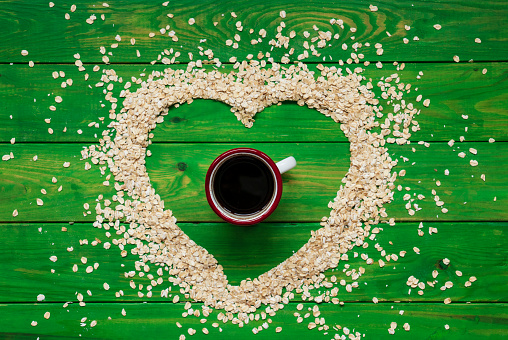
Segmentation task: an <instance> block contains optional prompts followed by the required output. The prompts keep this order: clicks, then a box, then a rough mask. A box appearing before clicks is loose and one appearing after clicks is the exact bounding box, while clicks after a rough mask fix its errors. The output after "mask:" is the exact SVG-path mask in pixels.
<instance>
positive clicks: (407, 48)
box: [0, 0, 508, 63]
mask: <svg viewBox="0 0 508 340" xmlns="http://www.w3.org/2000/svg"><path fill="white" fill-rule="evenodd" d="M107 3H108V4H109V5H110V7H109V8H104V7H103V6H102V5H101V3H99V2H98V3H93V4H92V3H88V2H86V1H73V2H67V3H59V2H55V7H53V8H49V6H48V2H46V1H35V2H31V3H15V4H11V3H10V2H9V1H2V4H3V5H2V6H0V7H1V8H2V10H1V11H0V22H1V26H0V29H1V31H2V32H3V33H2V36H3V37H4V39H3V44H2V48H1V49H0V61H1V62H28V60H34V61H37V62H50V63H53V62H72V63H73V62H74V59H73V57H72V56H73V55H74V53H76V52H78V50H79V52H80V54H81V56H82V58H83V60H84V61H86V62H94V63H96V62H99V61H100V60H101V57H102V55H101V54H99V47H100V46H106V47H108V51H112V52H113V58H111V61H112V62H145V63H146V62H150V61H152V60H154V59H156V57H157V54H159V53H160V52H161V51H162V50H163V49H165V48H171V47H173V48H175V49H178V50H182V51H184V52H187V51H191V52H197V51H198V49H197V46H202V47H203V48H205V49H206V48H210V47H212V48H213V50H214V51H215V53H214V54H215V56H217V57H219V58H221V59H222V60H224V61H227V60H228V59H229V57H231V56H233V55H234V56H237V57H242V59H243V57H245V56H246V55H247V54H249V53H253V51H254V52H256V53H257V52H258V51H266V50H269V48H270V46H269V45H268V41H269V39H266V38H265V39H264V42H263V43H260V44H257V45H254V46H253V45H251V44H250V41H251V39H253V38H256V39H257V38H258V37H259V35H258V34H257V33H258V32H259V30H260V29H265V30H266V31H267V32H268V33H269V34H268V35H267V38H268V37H273V36H275V34H276V27H277V26H278V25H279V22H280V21H284V22H285V23H286V27H287V28H289V27H291V28H292V30H295V32H296V33H297V36H296V38H294V39H293V41H294V43H295V45H297V46H298V47H299V49H298V50H297V51H296V52H295V55H296V54H299V53H301V52H302V50H303V48H302V47H301V46H302V43H303V36H302V33H303V31H306V30H307V31H309V32H310V31H313V29H312V26H313V25H316V26H317V27H318V28H320V29H321V30H322V31H329V30H330V31H331V32H332V33H333V34H335V33H339V34H340V36H341V37H340V39H338V40H336V43H335V44H334V46H335V47H334V48H328V49H324V51H323V55H322V56H321V57H313V58H312V59H311V58H309V60H308V61H320V62H321V61H323V56H326V57H327V61H329V60H328V55H332V56H333V58H334V59H335V60H337V59H339V58H341V56H343V58H344V59H346V58H348V57H349V55H347V54H346V53H344V52H343V50H342V48H341V45H342V44H343V43H348V44H352V43H353V41H352V40H351V37H352V36H355V37H356V39H355V41H358V42H362V43H365V42H371V43H372V46H371V47H370V48H366V49H365V54H366V59H368V60H371V59H372V60H375V61H377V60H389V61H393V60H400V61H402V60H404V61H421V60H425V61H436V60H439V61H452V57H453V56H454V55H455V54H457V53H458V52H460V54H461V55H462V56H463V58H462V60H469V59H474V60H476V61H480V60H502V61H506V60H508V48H507V44H506V42H507V39H508V38H507V36H508V34H507V33H508V28H507V27H506V25H501V24H500V23H502V22H503V21H504V20H505V19H506V17H507V16H508V8H507V6H506V2H505V1H502V0H500V1H492V0H491V1H481V2H480V1H475V2H467V3H461V2H453V1H438V2H418V3H415V2H412V1H398V2H397V3H393V2H392V1H380V2H378V3H376V5H377V6H378V8H379V10H378V12H371V11H370V10H369V4H371V3H370V2H368V1H359V0H356V1H348V2H345V3H344V2H335V3H334V2H330V1H323V0H320V1H314V0H312V1H308V2H306V4H305V5H304V6H302V3H300V2H294V1H286V0H284V1H273V2H271V3H270V10H267V7H266V4H264V3H263V2H251V1H239V0H235V1H228V2H223V3H217V2H216V1H210V0H206V1H203V0H201V1H189V0H185V1H178V2H174V3H173V2H170V4H169V5H168V6H167V7H164V6H162V5H161V3H162V2H159V3H146V2H144V1H141V0H137V1H108V2H107ZM71 4H76V7H77V10H76V12H74V13H71V12H70V7H71ZM281 10H285V11H286V12H287V17H286V18H285V19H281V18H280V17H279V11H281ZM233 11H234V12H235V13H236V14H237V16H238V17H237V18H233V17H232V16H231V14H230V13H231V12H233ZM65 13H69V14H71V19H70V20H65V18H64V14H65ZM168 13H172V14H174V18H172V19H170V18H168V17H167V16H166V15H167V14H168ZM92 14H95V15H97V20H96V21H95V23H94V24H93V25H88V24H87V23H86V22H85V20H86V19H87V18H88V17H89V16H90V15H92ZM101 14H105V16H106V20H105V21H104V22H103V21H102V20H101V18H100V15H101ZM222 14H224V16H222ZM191 17H193V18H195V20H196V23H195V24H194V25H193V26H189V25H188V23H187V21H188V20H189V18H191ZM332 18H335V19H341V18H342V19H343V20H344V26H345V27H344V28H345V30H342V29H341V28H340V27H339V26H337V25H333V26H332V25H331V24H330V19H332ZM214 21H216V22H218V24H217V26H213V24H212V23H213V22H214ZM237 21H241V22H242V24H243V26H244V27H245V29H244V30H243V31H242V32H238V31H237V30H236V26H235V23H236V22H237ZM434 24H440V25H441V26H442V27H443V28H442V29H441V30H439V31H437V30H435V29H434V28H433V27H432V26H433V25H434ZM113 25H114V26H113ZM166 25H170V30H175V32H176V33H177V36H178V37H179V41H178V42H176V43H175V42H173V41H172V40H171V38H169V37H168V36H167V33H166V36H162V35H161V34H160V33H159V29H160V28H162V27H165V26H166ZM404 25H408V26H411V27H412V29H410V30H409V31H406V30H405V28H404ZM352 26H353V27H356V28H357V29H358V33H356V34H353V33H352V32H350V31H349V29H350V27H352ZM249 28H253V29H254V33H253V34H249ZM387 31H388V32H389V33H390V34H391V37H389V36H388V35H387V34H386V32H387ZM150 32H154V33H156V36H155V37H154V38H149V37H148V34H149V33H150ZM284 32H285V33H286V34H289V30H288V29H286V30H284ZM236 33H238V34H240V36H241V38H242V40H241V41H240V44H239V48H238V49H237V50H233V49H232V48H231V47H227V46H226V45H225V41H226V40H227V39H233V36H234V35H235V34H236ZM117 34H119V35H120V36H121V37H122V41H121V42H120V43H119V47H118V48H116V49H111V48H109V46H110V45H111V44H112V43H116V42H117V41H115V40H114V37H115V36H116V35H117ZM415 36H417V37H418V38H420V40H419V41H413V38H414V37H415ZM132 37H134V38H136V45H135V46H131V45H130V43H129V40H130V38H132ZM403 38H408V39H409V40H410V43H409V44H404V43H403ZM475 38H481V39H482V43H481V44H476V43H475V42H474V39H475ZM199 39H206V42H202V43H200V42H199V41H200V40H199ZM332 42H335V40H333V41H332ZM378 42H379V43H382V44H383V49H384V51H385V53H384V54H383V55H382V56H377V55H376V50H375V48H374V46H373V45H374V44H375V43H378ZM180 46H182V47H180ZM22 49H26V50H28V51H29V53H31V55H30V54H29V56H27V57H24V58H23V57H22V56H21V54H20V51H21V50H22ZM136 49H139V50H140V52H141V57H140V58H137V56H136ZM436 51H439V53H436ZM284 53H286V51H285V50H284V49H275V50H274V51H273V56H274V58H277V57H278V60H280V57H281V56H282V55H283V54H284ZM187 60H188V59H187V53H185V54H183V56H182V58H181V61H182V62H185V61H187Z"/></svg>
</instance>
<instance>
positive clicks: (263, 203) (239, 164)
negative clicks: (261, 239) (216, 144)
mask: <svg viewBox="0 0 508 340" xmlns="http://www.w3.org/2000/svg"><path fill="white" fill-rule="evenodd" d="M295 166H296V160H295V158H294V157H292V156H291V157H288V158H285V159H283V160H282V161H280V162H277V163H275V162H274V161H273V160H272V159H271V158H270V157H268V156H267V155H266V154H265V153H263V152H261V151H259V150H256V149H251V148H236V149H232V150H229V151H226V152H224V153H223V154H221V155H220V156H219V157H217V158H216V159H215V160H214V161H213V162H212V165H210V168H209V169H208V171H207V173H206V180H205V191H206V199H207V200H208V204H210V207H211V208H212V210H213V211H214V212H215V213H216V214H217V215H218V216H219V217H220V218H222V219H223V220H224V221H226V222H229V223H232V224H236V225H252V224H256V223H259V222H261V221H263V220H264V219H265V218H267V217H268V216H270V214H271V213H272V212H273V211H274V210H275V208H277V205H278V204H279V201H280V198H281V196H282V178H281V174H282V173H284V172H286V171H288V170H290V169H292V168H294V167H295Z"/></svg>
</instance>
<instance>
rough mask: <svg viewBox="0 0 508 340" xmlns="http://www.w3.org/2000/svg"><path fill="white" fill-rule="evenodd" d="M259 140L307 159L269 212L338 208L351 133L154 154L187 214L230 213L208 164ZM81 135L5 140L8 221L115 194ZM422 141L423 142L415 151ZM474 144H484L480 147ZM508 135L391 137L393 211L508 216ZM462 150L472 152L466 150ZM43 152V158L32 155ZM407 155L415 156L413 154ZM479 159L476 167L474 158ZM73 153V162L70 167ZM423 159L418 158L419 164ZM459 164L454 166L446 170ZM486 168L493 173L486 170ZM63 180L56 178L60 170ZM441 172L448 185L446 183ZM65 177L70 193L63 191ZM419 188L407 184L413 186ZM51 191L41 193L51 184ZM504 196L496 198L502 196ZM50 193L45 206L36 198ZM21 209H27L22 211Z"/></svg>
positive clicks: (152, 160)
mask: <svg viewBox="0 0 508 340" xmlns="http://www.w3.org/2000/svg"><path fill="white" fill-rule="evenodd" d="M241 146H247V147H254V148H257V149H259V150H261V151H264V152H265V153H267V154H268V155H269V156H271V157H272V158H273V159H274V160H276V161H277V160H281V159H283V158H285V157H287V156H289V155H294V157H295V158H296V160H297V162H298V166H297V167H296V168H295V169H293V170H291V171H289V172H288V173H286V174H284V176H283V182H284V191H283V194H282V199H281V202H280V204H279V207H278V208H277V210H276V211H275V212H274V214H273V215H272V216H270V217H269V219H268V221H271V222H278V221H285V222H312V221H319V220H320V219H321V218H322V217H323V216H326V215H328V214H329V212H330V210H329V208H328V207H327V205H328V202H329V201H330V200H332V199H333V198H334V197H335V196H336V192H337V190H338V189H339V187H340V184H341V182H340V181H341V179H342V178H343V176H344V175H345V173H346V172H347V170H348V168H349V146H348V144H347V143H255V144H243V143H242V144H240V143H234V144H226V143H224V144H221V143H216V144H209V143H196V144H193V143H184V144H180V143H171V144H161V143H158V144H153V145H151V146H150V147H149V149H150V150H151V151H152V156H151V157H147V160H146V162H147V163H146V164H147V169H148V173H149V175H150V178H151V181H152V183H153V186H154V188H155V189H156V191H157V193H158V194H159V195H160V196H161V197H162V199H163V200H164V201H165V206H166V208H169V209H172V210H173V212H174V215H175V216H176V217H177V218H178V220H179V221H181V222H204V221H216V222H218V221H220V220H219V218H218V217H217V216H216V215H215V214H214V213H213V211H212V210H211V208H210V207H209V206H208V203H207V201H206V196H205V192H204V189H203V188H204V180H205V174H206V171H207V169H208V167H209V166H210V164H211V163H212V161H213V159H214V158H215V157H217V156H218V155H219V154H221V153H222V152H225V151H226V150H229V149H232V148H235V147H241ZM82 147H83V146H82V145H80V144H14V145H10V144H3V145H0V154H1V155H3V154H7V153H9V152H11V151H12V152H13V154H14V156H15V158H14V159H13V160H10V161H7V162H2V163H1V167H0V206H2V209H0V221H23V222H28V221H37V222H44V221H62V222H68V221H93V220H94V219H95V217H94V215H87V216H83V204H84V203H90V204H91V205H92V206H94V202H95V199H96V198H97V196H98V195H99V194H101V193H102V194H104V195H105V197H108V195H109V197H111V195H112V194H113V193H114V189H113V188H112V187H111V186H110V187H104V186H103V185H102V182H103V181H104V180H105V178H104V177H102V178H101V176H100V173H99V170H98V168H97V167H94V168H93V169H92V170H89V171H85V170H84V162H83V161H80V160H79V159H80V153H79V152H80V150H81V148H82ZM413 147H414V149H415V152H414V153H413V152H412V148H413ZM469 148H476V149H477V151H478V154H477V155H475V156H473V155H471V154H470V153H469V151H468V150H469ZM507 148H508V143H505V142H496V143H467V142H464V143H459V142H457V143H456V144H455V146H454V147H453V148H451V147H449V146H448V145H447V144H446V143H432V144H430V146H429V147H428V148H427V147H425V146H424V145H418V144H414V143H413V144H411V145H409V146H402V147H401V146H395V145H392V146H390V147H389V150H390V154H391V155H393V156H392V157H393V158H397V159H398V160H399V161H400V163H399V165H398V166H397V167H396V171H400V170H401V169H406V170H407V175H406V176H405V177H403V178H401V179H399V180H398V181H397V182H396V184H397V185H399V184H400V185H402V191H401V192H399V191H396V193H395V196H394V197H395V201H394V202H393V203H392V204H390V205H388V206H387V210H388V213H389V216H391V217H394V218H396V219H397V220H400V221H408V220H411V221H421V220H432V221H434V220H435V221H464V220H465V221H469V220H472V221H506V220H508V215H507V211H506V209H505V204H506V202H507V200H508V190H507V181H506V178H505V177H506V176H505V175H506V155H507ZM459 151H464V152H466V153H467V156H466V158H464V159H462V158H460V157H458V156H457V154H458V152H459ZM34 155H38V157H39V160H38V161H37V162H34V161H33V160H32V157H33V156H34ZM401 157H406V158H407V160H408V161H407V162H404V159H403V158H401ZM471 159H475V160H477V161H478V162H479V165H478V166H477V167H471V166H470V165H469V161H470V160H471ZM66 161H69V162H71V166H70V167H69V168H64V167H63V163H64V162H66ZM413 162H414V163H415V164H414V166H413V165H411V164H412V163H413ZM446 169H449V171H450V175H449V176H445V175H444V171H445V170H446ZM481 174H485V175H486V181H485V182H484V181H482V180H481V179H480V176H481ZM53 176H55V177H56V178H57V179H58V183H56V184H53V183H52V182H51V179H52V177H53ZM436 180H439V181H440V182H441V186H439V187H438V186H437V185H436V182H435V181H436ZM60 185H62V186H63V190H62V192H61V193H58V192H57V188H58V186H60ZM406 187H408V188H410V190H409V191H407V190H406V189H405V188H406ZM43 188H44V189H46V190H47V192H48V194H47V195H43V194H41V192H40V190H41V189H43ZM432 189H435V190H436V192H437V195H438V196H439V197H440V199H441V200H443V201H444V202H445V207H446V208H447V209H448V210H449V212H448V213H447V214H443V213H441V209H440V208H438V207H437V206H436V205H435V202H434V198H433V196H432V193H431V190H432ZM406 193H409V194H410V195H414V194H416V195H418V194H423V195H424V196H425V197H426V198H425V199H424V200H422V201H420V202H418V200H416V201H415V202H414V203H418V204H419V206H420V208H422V210H421V211H418V212H417V213H416V214H415V215H414V216H409V215H408V213H407V211H406V208H405V205H406V201H403V200H402V198H403V196H404V194H406ZM495 197H496V201H494V198H495ZM36 198H42V199H43V201H44V205H43V206H37V205H36ZM14 209H17V210H18V212H19V216H17V217H15V218H14V217H13V216H12V211H13V210H14Z"/></svg>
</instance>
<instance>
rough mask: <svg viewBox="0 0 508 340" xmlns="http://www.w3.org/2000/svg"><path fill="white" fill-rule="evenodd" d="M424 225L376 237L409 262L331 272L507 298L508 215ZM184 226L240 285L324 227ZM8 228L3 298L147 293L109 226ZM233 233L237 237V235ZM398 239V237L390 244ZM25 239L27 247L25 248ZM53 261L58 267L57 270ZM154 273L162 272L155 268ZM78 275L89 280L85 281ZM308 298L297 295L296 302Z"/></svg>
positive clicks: (392, 292) (388, 293)
mask: <svg viewBox="0 0 508 340" xmlns="http://www.w3.org/2000/svg"><path fill="white" fill-rule="evenodd" d="M418 225H419V224H418V223H397V224H396V225H395V226H393V227H390V226H384V229H385V230H384V231H383V233H381V234H379V235H378V236H377V237H376V239H375V240H374V241H369V242H375V243H379V244H380V245H381V246H382V247H383V248H384V249H385V250H386V252H387V253H388V254H391V253H395V254H399V253H400V251H403V250H405V251H407V254H406V256H405V257H404V258H400V260H399V261H396V262H394V261H391V262H387V264H386V266H385V267H382V268H380V267H379V265H378V264H377V263H376V264H373V265H367V264H366V263H365V261H363V260H361V258H360V257H358V258H354V257H353V256H351V257H350V259H349V260H348V261H344V262H341V263H340V264H339V267H338V268H336V269H334V270H330V271H328V272H327V273H326V275H327V276H328V277H330V276H332V275H335V276H336V277H337V278H338V279H339V280H340V279H345V280H346V281H347V282H348V283H351V282H352V280H351V278H350V277H348V276H346V274H344V273H343V272H342V269H343V268H344V265H345V264H349V265H350V266H351V267H352V268H359V267H363V268H365V269H366V273H365V274H364V275H362V277H361V280H360V282H361V284H360V286H359V287H358V288H356V289H354V290H353V291H352V292H351V293H347V292H346V291H345V289H344V287H341V286H339V287H340V288H339V290H340V292H341V293H340V297H341V300H343V301H348V302H369V301H372V298H373V297H377V298H378V299H379V300H380V301H386V302H389V301H420V302H430V301H432V302H442V301H443V300H444V299H445V298H446V297H450V298H452V299H453V301H457V302H485V301H489V300H493V301H500V302H501V301H506V299H507V298H508V292H507V291H506V287H505V286H504V285H502V284H500V283H501V282H505V281H506V279H507V273H506V269H507V259H508V241H507V239H506V229H507V227H508V222H495V223H494V222H487V223H484V222H467V223H430V222H428V223H427V222H426V223H425V224H424V229H423V230H424V231H425V235H424V236H418V234H417V230H418ZM179 226H180V227H181V228H182V230H183V231H185V232H186V233H187V234H188V235H189V236H190V237H191V238H192V239H193V240H194V241H196V242H197V243H198V244H199V245H201V246H203V247H205V248H206V249H207V250H209V251H210V252H211V253H212V254H214V256H215V257H216V259H217V260H218V261H219V263H220V264H221V265H222V266H223V267H224V271H225V273H226V275H227V276H228V279H229V281H230V282H231V283H232V284H238V283H239V282H240V281H241V280H243V279H245V278H247V277H251V278H254V277H257V276H258V275H260V274H262V273H264V272H265V271H267V270H269V269H271V268H272V267H274V266H276V265H278V264H279V263H280V262H282V261H284V260H285V259H286V258H287V257H289V256H291V254H292V252H293V251H296V250H298V249H299V248H300V247H301V246H302V245H303V244H304V243H306V242H307V241H308V239H309V237H310V231H311V230H315V229H317V228H318V224H317V223H263V224H260V225H258V226H254V227H241V228H238V227H235V226H230V225H227V224H224V223H199V224H190V223H182V224H179ZM431 226H432V227H436V228H438V233H437V234H433V235H432V236H431V235H429V234H428V228H429V227H431ZM62 227H66V228H67V231H66V232H63V231H62V230H61V228H62ZM39 228H41V230H40V231H39ZM457 230H460V232H457ZM0 232H1V233H2V234H3V235H10V237H9V238H6V239H5V241H4V242H3V243H2V244H0V261H1V263H2V268H3V271H4V272H7V273H10V274H9V275H5V276H0V303H12V302H27V303H28V302H34V301H36V300H35V298H36V296H37V295H38V294H39V293H41V292H43V293H44V294H45V296H46V300H47V301H63V302H64V301H74V300H75V292H76V291H77V290H78V291H79V290H81V289H84V290H88V289H90V290H91V291H92V294H93V295H92V297H89V298H88V299H87V301H90V302H108V301H112V300H113V301H115V302H121V301H137V300H139V298H138V296H137V290H133V289H132V288H131V287H130V286H129V282H130V280H131V279H130V278H128V279H127V278H125V277H124V274H123V273H124V272H128V271H130V270H134V265H133V263H129V262H126V261H125V260H123V259H122V258H121V257H120V256H119V253H120V250H119V248H118V247H116V246H112V247H111V248H110V249H108V250H106V249H104V248H103V244H104V243H105V242H107V241H109V242H111V239H109V240H108V238H107V237H106V236H105V234H104V230H100V229H94V228H92V229H90V228H89V227H88V225H87V224H82V223H76V224H73V225H69V224H66V223H51V224H50V223H30V224H18V223H13V224H2V225H0ZM288 235H291V237H288ZM85 238H86V239H87V240H88V241H89V245H80V242H79V240H83V239H85ZM450 238H454V239H455V240H456V244H450V242H449V240H450ZM95 239H98V240H100V241H101V242H102V243H101V244H98V245H97V246H92V245H91V242H92V241H93V240H95ZM231 240H235V242H233V243H232V242H231ZM390 241H391V242H392V243H393V245H390V244H389V242H390ZM18 244H24V246H23V247H22V248H21V249H17V248H16V245H18ZM415 244H418V247H419V248H420V254H416V253H415V252H414V251H413V247H414V245H415ZM68 247H73V250H72V251H71V252H69V251H68V250H67V248H68ZM355 251H357V252H358V253H366V254H368V255H369V257H371V258H373V259H374V260H376V261H377V260H378V259H381V258H383V259H384V257H382V256H381V255H380V253H379V252H378V251H377V250H375V249H374V248H373V247H372V249H371V248H370V247H369V248H367V249H362V248H358V249H357V250H355ZM52 255H55V256H57V258H58V260H57V261H56V262H51V261H50V260H49V257H50V256H52ZM83 256H84V257H86V258H87V259H88V262H87V264H86V265H83V264H82V263H81V260H80V259H81V257H83ZM445 257H448V258H449V259H450V260H451V261H452V264H451V265H450V266H449V267H447V268H440V267H439V263H440V260H441V259H443V258H445ZM384 260H385V261H386V259H384ZM95 262H98V263H99V264H100V266H99V268H98V269H97V270H95V271H93V272H92V273H86V272H85V269H86V267H87V266H89V265H93V264H94V263H95ZM74 264H78V271H77V273H74V272H73V271H72V267H73V265H74ZM122 264H124V267H122ZM487 264H488V265H487ZM51 269H54V270H55V273H51ZM434 269H436V270H438V272H439V275H438V277H437V280H438V283H437V284H436V287H435V288H431V287H427V288H426V289H425V294H424V295H423V296H420V295H418V294H417V290H416V289H413V291H412V293H411V294H408V288H409V287H408V286H406V281H407V278H408V277H409V276H411V275H414V276H415V277H417V278H419V279H420V280H422V281H424V282H426V281H429V280H430V281H432V280H433V279H432V275H431V273H432V271H433V270H434ZM456 270H460V271H462V272H463V276H462V277H458V276H456V275H455V271H456ZM150 272H151V273H152V274H153V275H155V276H156V277H158V276H157V275H156V274H155V269H154V270H153V271H150ZM473 275H475V276H477V277H478V281H476V282H475V283H473V286H472V287H468V288H466V287H464V282H466V281H467V280H468V279H469V277H470V276H473ZM76 280H78V282H79V286H78V287H77V286H76ZM133 280H134V281H135V282H136V284H143V285H144V286H145V287H146V286H147V285H149V284H150V280H149V279H147V278H146V277H145V278H140V277H138V276H136V277H135V278H133ZM446 281H452V282H453V283H454V284H455V286H454V287H453V288H452V289H449V290H446V291H441V290H440V289H439V287H441V286H442V285H443V284H444V283H445V282H446ZM104 282H107V283H108V284H109V286H110V290H109V291H106V290H104V288H103V283H104ZM363 282H365V283H367V284H364V283H363ZM34 287H36V289H34ZM81 287H82V288H81ZM167 288H170V290H171V293H173V294H174V293H178V289H175V288H174V287H173V286H172V285H171V284H169V283H168V282H167V281H166V282H165V283H164V284H162V285H160V286H156V287H154V288H153V290H152V291H153V296H152V297H151V298H148V297H144V298H143V299H141V300H142V301H167V299H166V298H161V297H160V292H161V290H163V289H167ZM119 290H123V291H124V296H123V297H120V298H115V292H117V291H119ZM143 292H144V293H147V290H146V289H143ZM182 298H183V297H182ZM300 299H301V297H297V298H296V300H295V301H298V300H300Z"/></svg>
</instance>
